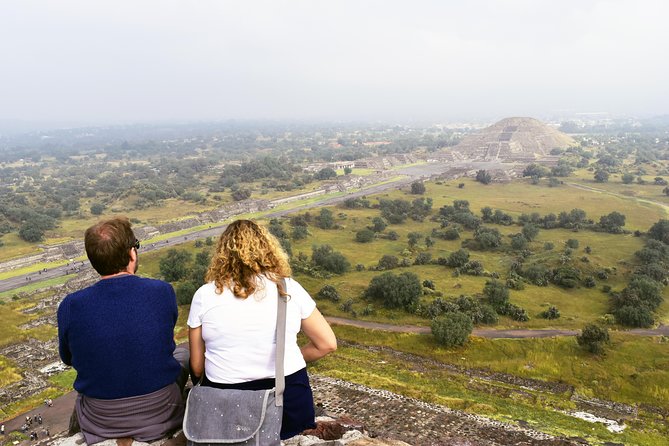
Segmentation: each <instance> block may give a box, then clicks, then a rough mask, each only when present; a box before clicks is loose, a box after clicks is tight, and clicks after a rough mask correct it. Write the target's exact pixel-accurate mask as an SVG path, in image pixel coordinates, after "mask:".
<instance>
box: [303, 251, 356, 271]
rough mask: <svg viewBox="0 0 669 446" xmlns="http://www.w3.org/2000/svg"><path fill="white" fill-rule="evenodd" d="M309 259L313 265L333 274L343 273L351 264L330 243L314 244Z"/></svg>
mask: <svg viewBox="0 0 669 446" xmlns="http://www.w3.org/2000/svg"><path fill="white" fill-rule="evenodd" d="M311 261H312V262H313V263H314V265H315V266H317V267H319V268H322V269H324V270H325V271H329V272H331V273H334V274H343V273H345V272H346V271H348V270H349V269H350V268H351V264H350V263H349V261H348V260H347V259H346V257H344V256H343V255H342V254H341V253H339V252H337V251H335V250H334V249H332V246H330V245H321V246H314V247H313V248H312V253H311Z"/></svg>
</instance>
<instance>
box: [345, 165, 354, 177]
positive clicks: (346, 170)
mask: <svg viewBox="0 0 669 446" xmlns="http://www.w3.org/2000/svg"><path fill="white" fill-rule="evenodd" d="M351 172H353V169H351V168H350V167H349V166H346V167H344V175H350V174H351Z"/></svg>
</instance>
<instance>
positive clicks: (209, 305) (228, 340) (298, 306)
mask: <svg viewBox="0 0 669 446" xmlns="http://www.w3.org/2000/svg"><path fill="white" fill-rule="evenodd" d="M257 283H258V285H259V286H258V289H257V290H256V292H255V293H253V294H252V295H250V296H248V297H247V298H245V299H244V298H239V297H235V296H234V294H233V293H232V291H231V290H230V289H229V288H227V287H226V288H224V289H223V292H222V293H220V294H217V293H216V286H215V284H214V283H213V282H210V283H207V284H205V285H203V286H202V287H200V289H199V290H198V291H197V292H196V293H195V296H194V297H193V302H192V303H191V311H190V316H189V319H188V325H189V326H190V327H198V326H201V327H202V339H203V340H204V342H205V344H206V346H207V348H206V352H205V370H206V374H207V378H208V379H209V380H211V381H214V382H219V383H239V382H246V381H251V380H256V379H264V378H271V377H274V370H275V368H274V355H275V350H276V345H275V335H276V311H277V299H278V291H277V287H276V285H275V284H274V283H273V282H272V281H270V280H268V279H267V278H266V277H265V276H262V275H261V276H258V277H257ZM287 286H288V290H287V292H288V294H289V295H290V298H289V300H288V305H287V315H286V352H285V360H284V364H285V365H284V369H285V373H286V374H287V375H289V374H291V373H294V372H296V371H298V370H300V369H302V368H304V367H305V365H306V363H305V361H304V358H303V356H302V354H301V352H300V349H299V347H298V345H297V333H298V332H299V331H300V325H301V323H302V320H303V319H305V318H307V317H309V315H311V313H312V312H313V311H314V309H315V308H316V304H315V302H314V301H313V299H312V298H311V297H310V296H309V294H308V293H307V292H306V291H305V290H304V288H302V286H301V285H300V284H299V283H297V282H296V281H294V280H291V279H287Z"/></svg>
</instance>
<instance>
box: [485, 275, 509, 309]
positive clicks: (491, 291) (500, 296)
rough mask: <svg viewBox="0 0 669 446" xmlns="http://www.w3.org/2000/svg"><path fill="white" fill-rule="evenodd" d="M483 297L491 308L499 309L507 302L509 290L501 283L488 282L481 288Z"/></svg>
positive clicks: (495, 281)
mask: <svg viewBox="0 0 669 446" xmlns="http://www.w3.org/2000/svg"><path fill="white" fill-rule="evenodd" d="M483 295H484V296H485V297H487V298H488V302H490V305H492V306H493V308H499V307H501V306H503V305H504V304H506V303H507V302H508V301H509V289H508V288H507V287H506V286H504V284H503V283H502V282H498V281H497V280H488V281H487V282H486V283H485V286H484V287H483Z"/></svg>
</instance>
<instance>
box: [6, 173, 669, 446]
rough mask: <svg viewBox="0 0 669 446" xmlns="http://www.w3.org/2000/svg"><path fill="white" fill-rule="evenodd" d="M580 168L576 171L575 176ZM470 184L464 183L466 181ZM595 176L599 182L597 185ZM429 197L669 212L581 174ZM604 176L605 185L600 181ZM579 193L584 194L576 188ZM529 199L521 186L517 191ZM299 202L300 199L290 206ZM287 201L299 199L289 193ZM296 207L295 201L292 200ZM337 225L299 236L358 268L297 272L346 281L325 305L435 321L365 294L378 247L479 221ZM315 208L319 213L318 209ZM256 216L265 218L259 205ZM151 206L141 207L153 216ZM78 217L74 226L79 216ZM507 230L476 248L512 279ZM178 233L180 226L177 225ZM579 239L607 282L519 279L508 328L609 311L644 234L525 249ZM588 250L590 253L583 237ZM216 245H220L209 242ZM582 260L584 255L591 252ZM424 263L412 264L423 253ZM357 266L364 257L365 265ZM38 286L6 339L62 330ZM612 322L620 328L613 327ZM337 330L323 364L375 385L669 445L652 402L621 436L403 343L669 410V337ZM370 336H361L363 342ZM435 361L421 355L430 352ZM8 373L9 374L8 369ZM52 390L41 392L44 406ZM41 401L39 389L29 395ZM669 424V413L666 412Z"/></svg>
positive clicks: (445, 281) (444, 286)
mask: <svg viewBox="0 0 669 446" xmlns="http://www.w3.org/2000/svg"><path fill="white" fill-rule="evenodd" d="M570 180H571V178H570ZM573 180H574V182H580V181H582V182H583V184H586V183H587V181H588V180H587V178H585V177H583V179H579V177H575V178H574V179H573ZM463 181H464V182H465V187H464V188H463V189H460V188H458V187H457V185H458V183H460V182H463ZM588 185H589V184H588ZM426 186H427V193H426V195H425V196H426V197H427V196H429V197H431V198H433V200H434V205H433V214H434V213H436V211H437V210H438V209H439V207H441V206H443V205H450V204H452V202H453V200H455V199H458V200H461V199H464V200H468V201H469V202H470V208H471V209H472V211H473V212H474V213H475V214H477V215H480V213H479V210H480V209H481V208H482V207H484V206H490V207H492V208H493V209H502V210H504V211H505V212H507V213H509V214H511V215H513V216H514V217H517V216H518V215H520V214H521V213H531V212H539V213H540V214H542V215H545V214H546V213H549V212H553V213H556V214H557V213H559V212H561V211H569V210H571V209H573V208H580V209H584V210H585V211H586V212H587V214H588V217H589V218H592V219H594V220H595V221H597V220H598V219H599V216H601V215H604V214H608V213H609V212H611V211H614V210H616V211H619V212H622V213H623V214H625V215H626V217H627V225H626V229H628V230H635V229H639V230H641V231H646V230H647V229H648V228H649V227H650V226H651V225H652V224H653V223H654V222H656V221H657V220H658V219H660V218H666V210H665V208H664V207H663V206H661V205H659V204H653V203H648V202H639V201H637V200H634V199H630V198H626V196H625V197H621V196H619V195H624V194H620V193H619V192H618V191H617V190H613V189H612V190H611V191H610V192H612V193H611V194H609V193H601V192H598V191H593V190H582V189H574V188H573V187H570V186H565V185H563V186H560V187H557V188H549V187H547V186H545V185H538V186H534V185H531V184H529V183H528V182H526V181H524V180H522V181H516V182H512V183H507V184H492V185H489V186H484V185H481V184H479V183H476V182H474V181H471V180H467V179H465V180H462V179H460V180H455V181H451V182H444V183H442V184H436V183H427V184H426ZM593 187H595V186H594V185H593ZM574 191H576V193H573V192H574ZM380 197H383V198H401V199H405V200H412V199H414V198H416V196H415V195H410V194H408V193H407V192H406V191H393V192H388V193H384V194H381V195H379V196H375V197H368V199H370V201H371V202H372V204H375V203H376V202H377V199H378V198H380ZM519 197H522V198H519ZM286 206H289V205H286ZM290 206H296V204H293V203H291V204H290ZM288 208H289V209H290V208H292V207H288ZM330 209H331V210H332V211H333V214H334V216H335V219H336V222H337V224H338V225H339V227H340V228H339V229H337V230H322V229H319V228H317V227H316V226H315V225H313V224H312V225H310V226H309V233H310V235H309V236H308V237H307V238H306V239H305V240H301V241H293V242H292V251H293V255H297V254H298V253H299V252H303V253H305V254H307V255H308V256H310V255H311V251H312V247H313V246H314V245H323V244H329V245H331V246H333V247H334V248H335V249H336V250H337V251H339V252H341V253H342V254H344V255H345V256H346V257H347V259H349V261H350V262H351V264H352V266H353V268H352V270H351V271H350V272H348V273H346V274H344V275H341V276H336V275H335V276H331V277H328V278H324V279H323V278H314V277H310V276H305V275H299V274H298V275H296V277H297V279H298V280H299V281H300V283H302V284H303V285H304V287H305V288H306V289H307V290H308V291H309V292H310V293H311V294H312V295H315V294H316V293H317V292H318V291H319V290H320V289H321V288H322V287H323V286H324V285H326V284H331V285H333V286H335V288H336V289H337V290H338V292H339V294H340V295H341V299H340V301H339V302H336V303H335V302H330V301H323V300H319V301H318V306H319V308H320V309H321V311H322V312H323V313H324V314H326V315H332V316H342V317H353V316H352V314H351V313H350V312H347V311H343V310H342V309H341V304H342V303H343V302H345V301H347V300H349V299H351V300H352V301H353V309H354V310H355V311H356V313H357V315H356V316H355V317H357V319H359V320H369V321H378V322H387V323H395V324H411V325H422V326H427V325H429V322H430V321H429V320H427V319H425V318H421V317H419V316H417V315H415V314H409V313H407V312H405V311H403V310H397V309H394V310H389V309H385V308H384V307H383V306H382V305H381V304H380V303H379V302H368V301H366V300H364V299H362V297H361V296H362V294H363V292H364V290H365V288H366V287H367V285H368V284H369V282H370V280H371V279H372V278H373V277H374V276H376V275H379V274H381V272H379V271H374V270H373V268H374V267H375V265H376V264H377V262H378V260H379V258H380V257H381V256H383V255H384V254H389V255H394V256H397V257H398V258H400V259H403V258H407V259H410V260H411V261H413V259H415V257H416V255H417V254H418V253H420V252H428V253H430V254H431V255H432V258H433V259H437V258H439V257H447V256H448V255H449V254H450V253H451V252H453V251H455V250H457V249H459V248H460V247H461V243H462V241H463V240H464V239H466V238H471V237H472V231H463V232H462V234H461V235H462V237H461V239H460V240H454V241H446V240H441V239H438V238H434V242H435V243H434V245H433V246H432V247H429V248H428V247H427V246H426V245H425V242H424V240H421V241H420V242H419V244H418V246H417V247H416V248H414V249H410V248H409V246H408V243H407V234H408V233H409V232H419V233H421V234H422V235H423V236H427V235H430V233H431V231H432V229H433V228H436V227H438V226H439V224H438V223H436V222H433V221H430V219H429V218H427V219H425V220H424V221H423V222H414V221H411V220H407V222H406V223H404V224H400V225H389V226H388V228H387V229H386V230H385V232H386V233H387V232H388V231H390V230H393V231H396V232H397V233H398V234H399V240H397V241H389V240H387V239H382V238H378V239H376V240H374V241H372V242H371V243H366V244H361V243H357V242H355V234H356V232H357V231H358V230H360V229H363V228H364V227H366V226H369V225H371V222H372V219H373V218H374V217H376V216H378V215H380V212H379V210H378V209H344V208H342V207H331V208H330ZM318 212H319V210H318V208H316V209H312V210H311V211H310V213H311V214H312V215H317V214H318ZM258 216H259V215H256V216H255V217H258ZM145 218H147V217H146V216H145V217H142V221H147V222H148V220H144V219H145ZM284 221H285V222H284V229H285V230H286V231H287V232H290V227H289V225H288V222H287V219H284ZM75 226H76V225H74V224H73V226H72V227H73V228H74V227H75ZM488 226H493V227H495V228H497V229H498V230H499V231H500V232H501V233H502V234H503V235H504V236H505V237H504V241H503V247H502V248H501V249H498V250H495V251H470V254H471V259H473V260H480V261H481V262H482V263H483V265H484V268H485V270H486V271H488V272H496V273H498V274H499V275H500V277H501V279H504V278H506V275H507V273H508V271H509V265H510V259H511V258H512V256H513V255H514V254H513V253H511V252H509V251H508V246H509V238H508V237H506V236H507V235H509V234H513V233H517V232H519V231H520V227H519V226H517V225H511V226H498V225H488ZM170 236H175V235H174V234H170ZM568 239H577V240H578V241H579V248H578V249H576V250H575V252H574V253H573V255H572V257H573V263H574V265H576V266H578V267H579V268H580V269H582V270H583V271H584V272H586V273H587V274H592V273H594V272H595V271H597V270H599V269H604V268H608V269H609V271H611V274H610V277H609V278H608V279H607V280H599V279H598V280H597V286H595V287H594V288H585V287H583V286H581V287H578V288H574V289H562V288H559V287H557V286H555V285H549V286H547V287H538V286H534V285H529V284H528V285H526V287H525V289H524V290H522V291H514V290H512V291H511V293H510V301H511V302H512V303H515V304H517V305H519V306H521V307H523V308H525V309H526V310H527V312H528V314H529V316H530V320H529V321H528V322H525V323H519V322H514V321H512V320H510V319H508V318H500V321H499V323H498V324H497V326H496V327H497V328H514V327H515V328H566V329H580V328H582V327H583V326H584V325H585V324H586V323H589V322H594V321H598V320H600V319H601V318H602V316H604V315H605V314H606V313H607V311H608V307H609V297H608V295H607V294H605V293H604V292H602V286H603V285H608V286H610V287H611V288H612V289H613V290H621V289H622V288H624V287H625V285H626V283H627V281H628V279H629V272H630V271H631V269H632V268H633V267H634V265H635V258H634V252H635V251H637V250H638V249H640V248H641V247H642V246H643V243H644V239H643V238H640V237H634V236H633V235H612V234H606V233H601V232H592V231H588V230H581V231H579V232H573V231H569V230H564V229H554V230H541V231H540V232H539V235H538V237H537V238H536V240H535V241H533V242H531V244H530V249H531V250H532V252H533V254H532V255H531V256H530V257H529V259H528V261H537V262H542V261H545V262H548V263H550V262H555V261H556V259H557V258H558V257H559V256H560V254H561V253H562V251H563V249H564V245H565V242H566V240H568ZM547 242H550V243H552V244H553V245H554V249H553V250H551V251H545V250H544V244H545V243H547ZM586 247H589V248H590V249H591V252H590V253H586V252H585V248H586ZM178 249H186V250H188V251H189V252H191V253H192V254H195V253H196V252H199V251H200V250H201V249H202V248H195V246H194V242H189V243H185V244H183V245H181V246H180V247H179V248H178ZM209 249H213V247H209ZM165 252H166V250H161V251H154V252H151V253H143V254H142V255H141V257H140V273H141V274H142V275H144V276H149V277H159V260H160V258H161V256H163V255H164V254H165ZM582 258H587V262H586V261H583V260H582ZM412 263H413V262H412ZM357 264H360V265H363V266H364V269H363V270H361V271H356V270H355V266H356V265H357ZM402 271H411V272H414V273H416V274H417V275H418V277H419V278H420V279H421V281H422V280H425V279H429V280H431V281H433V282H434V284H435V286H436V291H438V292H440V293H442V294H443V296H444V297H445V298H447V299H448V298H455V297H457V296H459V295H460V294H466V295H471V296H477V295H480V294H481V292H482V290H483V287H484V285H485V282H486V280H489V278H487V277H482V276H480V277H475V276H467V275H460V276H458V277H455V276H454V275H453V269H452V268H448V267H445V266H440V265H434V264H429V265H412V266H409V267H406V268H399V269H396V270H393V272H394V273H395V274H397V273H399V272H402ZM24 291H27V292H28V293H33V294H30V295H29V296H28V297H22V298H19V299H17V300H15V299H13V295H14V294H16V292H12V293H5V294H3V295H0V300H2V301H4V302H5V303H4V304H3V305H2V308H3V309H4V310H5V311H3V312H1V313H0V345H6V343H8V342H10V341H12V340H15V339H25V338H26V337H28V336H33V337H38V338H42V339H46V338H49V337H53V336H55V335H56V333H55V329H53V328H51V329H49V328H48V327H46V328H45V327H44V326H42V327H39V328H38V329H33V330H30V331H26V330H21V329H20V328H19V327H20V326H21V325H22V324H25V323H26V322H28V321H30V320H31V319H33V318H35V317H38V316H39V315H35V314H32V315H26V314H24V313H22V310H24V309H25V308H29V307H30V306H32V305H34V304H35V302H36V301H37V299H39V298H40V295H39V292H38V291H37V288H31V289H27V288H26V289H24ZM664 294H665V302H664V303H663V304H662V306H661V307H660V309H659V311H658V316H659V318H660V320H661V321H664V322H668V321H669V299H667V297H668V296H669V294H668V291H667V290H666V289H665V292H664ZM421 299H422V301H423V302H425V303H429V302H430V301H431V300H432V299H434V297H433V296H431V295H424V296H423V297H421ZM370 304H371V305H372V306H373V307H374V310H375V311H374V312H373V313H372V314H369V315H367V316H363V315H362V312H363V310H364V309H365V308H366V307H367V306H368V305H370ZM551 305H554V306H557V307H558V308H559V310H560V313H561V317H560V318H559V319H556V320H552V321H550V320H545V319H542V318H540V317H538V315H539V313H540V312H541V311H543V310H545V309H546V308H548V307H549V306H551ZM187 313H188V307H181V308H180V315H179V322H178V326H177V329H176V330H175V337H176V338H177V340H178V341H179V342H182V341H185V340H186V338H187V330H186V326H185V320H186V317H187ZM612 328H615V327H612ZM335 330H336V333H337V336H338V338H339V339H341V340H342V341H346V342H347V343H350V345H349V344H347V345H346V346H345V347H343V348H341V349H340V350H338V351H337V352H336V353H335V354H334V355H331V356H330V357H328V358H326V359H324V360H322V361H320V362H318V363H317V364H315V365H314V366H313V367H312V370H313V371H315V372H318V373H323V374H327V375H331V376H335V377H339V378H342V379H347V380H351V381H354V382H359V383H362V384H368V385H370V386H372V387H377V388H378V387H381V388H386V389H388V390H392V391H396V392H398V393H402V394H404V395H407V396H413V397H417V398H420V399H428V400H430V401H433V402H437V403H441V404H446V405H448V406H449V407H453V408H457V409H462V410H466V411H470V412H474V413H481V414H483V415H486V416H491V417H494V418H498V419H500V420H504V421H510V422H515V421H514V420H519V419H521V420H525V421H527V422H528V423H529V424H530V425H531V426H532V427H534V428H536V429H540V430H542V431H546V432H550V433H555V434H558V435H577V436H583V437H585V438H588V439H590V440H592V441H593V442H594V443H597V442H599V443H601V442H604V441H610V442H624V443H625V444H630V445H634V444H638V445H660V444H666V443H663V442H662V441H665V440H664V439H665V438H666V435H668V434H669V432H668V431H667V425H666V423H665V422H663V421H662V420H659V419H657V418H653V417H652V416H651V415H649V414H647V413H645V412H643V411H641V412H643V413H642V414H641V415H640V418H639V419H638V420H629V422H628V424H629V426H630V427H629V428H628V429H627V430H626V431H625V432H624V433H623V434H611V433H610V432H608V431H606V429H604V428H603V427H602V426H601V425H593V424H590V423H587V422H585V421H581V420H577V419H575V418H573V417H570V416H567V415H565V414H563V413H561V412H559V410H570V409H573V408H574V407H575V406H574V403H573V402H572V401H571V400H570V399H569V397H570V395H553V394H545V393H541V392H538V393H537V392H522V391H521V389H516V388H505V386H501V385H498V384H494V383H492V384H490V383H485V382H483V381H479V380H474V381H472V380H470V379H469V378H468V377H467V376H465V375H461V374H458V373H453V372H449V371H448V370H446V369H445V368H443V367H439V366H438V365H437V366H434V367H424V368H419V367H417V366H416V368H414V367H413V365H412V364H407V363H406V362H405V361H402V360H401V359H399V358H398V357H396V356H395V355H393V353H392V351H397V352H406V353H410V354H413V355H418V356H419V357H422V358H426V359H430V360H434V361H436V363H437V364H439V363H442V364H453V365H456V366H458V367H463V368H467V369H477V370H478V369H486V370H490V371H494V372H499V373H508V374H512V375H515V376H519V377H524V378H532V379H539V380H544V381H554V382H560V383H565V384H568V385H569V386H572V387H573V388H574V393H576V394H579V395H583V396H585V397H595V398H601V399H606V400H611V401H617V402H622V403H627V404H636V405H639V404H648V405H651V406H657V407H661V408H663V409H664V410H669V405H668V403H667V401H669V371H668V370H669V348H667V340H666V339H665V338H661V337H639V336H632V335H627V334H624V333H618V332H615V331H613V332H612V343H611V345H610V346H609V347H608V348H607V349H606V354H605V355H604V356H592V355H589V354H586V353H584V352H583V350H581V349H580V348H579V347H578V346H577V344H576V342H575V340H574V338H573V337H560V338H549V339H524V340H508V339H496V340H490V339H482V338H472V339H471V340H470V342H468V343H467V344H466V345H465V346H464V347H462V348H458V349H450V350H449V349H444V348H442V347H439V346H438V345H437V344H436V343H435V341H434V339H433V338H432V336H431V335H412V334H398V333H386V332H379V331H369V330H363V329H355V328H352V327H344V326H338V327H336V328H335ZM358 344H359V345H358ZM376 346H378V347H388V348H390V349H391V350H392V351H387V352H384V353H379V352H371V351H368V350H367V349H366V348H367V347H376ZM423 365H424V364H423ZM0 370H1V371H2V376H3V378H4V379H5V380H8V382H13V381H14V380H16V379H18V378H17V377H18V376H20V375H18V374H19V373H20V367H19V366H17V365H16V364H13V363H11V361H7V360H3V358H0ZM5 376H6V377H7V378H5ZM72 378H73V377H72V375H71V372H66V373H65V374H63V375H62V376H59V377H57V378H54V379H55V381H54V383H53V384H54V385H53V387H52V388H50V389H49V390H48V392H51V393H57V392H62V391H64V390H63V389H66V388H69V385H70V384H71V380H72ZM44 397H45V396H40V397H39V398H37V399H35V401H36V402H37V404H39V402H40V401H41V400H42V399H43V398H44ZM31 401H32V400H31ZM30 403H31V402H30V401H28V402H22V403H16V404H14V405H12V406H9V407H5V408H3V410H4V411H5V413H8V411H10V412H11V411H13V413H17V412H16V411H18V410H20V409H21V408H26V407H29V406H27V405H26V404H30ZM663 423H664V424H663Z"/></svg>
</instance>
